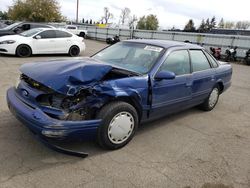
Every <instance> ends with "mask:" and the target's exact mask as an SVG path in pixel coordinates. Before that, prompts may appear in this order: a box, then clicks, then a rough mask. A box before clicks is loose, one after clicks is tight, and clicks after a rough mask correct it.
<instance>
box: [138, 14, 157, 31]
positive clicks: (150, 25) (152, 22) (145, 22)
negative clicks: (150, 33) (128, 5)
mask: <svg viewBox="0 0 250 188" xmlns="http://www.w3.org/2000/svg"><path fill="white" fill-rule="evenodd" d="M158 27H159V21H158V18H157V16H156V15H153V14H150V15H148V16H147V17H145V16H143V17H141V18H140V19H139V21H138V23H137V28H138V29H145V30H157V29H158Z"/></svg>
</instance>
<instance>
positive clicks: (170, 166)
mask: <svg viewBox="0 0 250 188" xmlns="http://www.w3.org/2000/svg"><path fill="white" fill-rule="evenodd" d="M86 45H87V51H86V52H85V53H84V54H83V55H82V56H89V55H91V54H93V53H94V52H96V51H98V50H99V49H101V48H103V47H105V46H106V45H105V44H104V43H101V42H96V41H91V40H86ZM64 58H69V57H67V56H35V57H31V58H16V57H11V56H3V55H0V75H1V77H0V83H1V88H0V106H1V108H0V161H1V162H0V187H1V188H2V187H26V188H29V187H61V188H63V187H168V188H172V187H174V188H175V187H182V188H184V187H185V188H196V187H197V188H201V187H202V188H249V187H250V113H249V112H250V67H247V66H243V65H236V64H233V69H234V72H233V84H232V87H231V88H230V89H229V90H228V91H227V92H225V93H224V94H223V95H222V96H221V97H220V100H219V103H218V104H217V106H216V108H215V109H214V110H213V111H211V112H202V111H200V110H198V109H196V108H193V109H190V110H187V111H184V112H181V113H179V114H176V115H172V116H170V117H167V118H164V119H161V120H158V121H155V122H152V123H148V124H145V125H143V126H141V127H140V128H139V130H138V132H137V134H136V136H135V137H134V139H133V140H132V141H131V142H130V143H129V144H128V145H127V146H126V147H124V148H122V149H120V150H117V151H105V150H102V149H100V148H99V147H98V146H96V145H95V144H94V143H80V142H78V143H71V144H70V146H71V147H73V148H76V149H79V150H82V151H88V152H89V153H90V156H89V157H87V158H85V159H81V158H77V157H72V156H67V155H63V154H60V153H57V152H54V151H52V150H50V149H48V148H46V147H45V146H44V145H43V144H41V143H39V142H38V141H37V140H36V139H35V138H34V136H33V135H32V134H31V133H30V132H29V131H28V129H27V128H26V127H25V126H23V125H22V124H21V123H20V122H19V121H17V120H16V119H15V118H14V117H13V116H12V114H11V113H10V112H9V110H8V108H7V105H6V100H5V95H6V90H7V88H9V87H10V86H12V85H13V84H15V81H16V78H17V77H18V74H19V72H18V68H19V66H20V65H22V64H23V63H29V62H33V61H41V60H48V59H64Z"/></svg>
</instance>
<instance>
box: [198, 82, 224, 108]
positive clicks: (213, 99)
mask: <svg viewBox="0 0 250 188" xmlns="http://www.w3.org/2000/svg"><path fill="white" fill-rule="evenodd" d="M219 96H220V88H219V86H218V85H216V86H215V87H214V88H213V90H212V91H211V92H210V94H209V96H208V97H207V99H206V100H205V101H204V102H203V103H202V104H201V105H200V106H199V107H200V109H202V110H204V111H211V110H213V109H214V107H215V106H216V104H217V103H218V100H219Z"/></svg>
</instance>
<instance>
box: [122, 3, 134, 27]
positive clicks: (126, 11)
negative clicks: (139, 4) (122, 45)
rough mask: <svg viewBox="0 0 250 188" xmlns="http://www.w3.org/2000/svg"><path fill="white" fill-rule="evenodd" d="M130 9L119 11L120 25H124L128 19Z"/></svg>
mask: <svg viewBox="0 0 250 188" xmlns="http://www.w3.org/2000/svg"><path fill="white" fill-rule="evenodd" d="M130 12H131V11H130V9H129V8H127V7H125V8H124V9H122V10H121V16H120V19H121V24H122V25H124V23H125V21H126V20H127V19H129V14H130Z"/></svg>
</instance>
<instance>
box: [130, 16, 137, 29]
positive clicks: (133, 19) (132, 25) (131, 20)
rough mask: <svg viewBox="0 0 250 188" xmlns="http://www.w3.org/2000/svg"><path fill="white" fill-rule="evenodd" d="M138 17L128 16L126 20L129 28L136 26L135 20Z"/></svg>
mask: <svg viewBox="0 0 250 188" xmlns="http://www.w3.org/2000/svg"><path fill="white" fill-rule="evenodd" d="M137 20H138V18H137V17H136V15H133V16H131V17H130V18H129V22H128V25H129V28H130V29H134V28H136V22H137Z"/></svg>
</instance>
